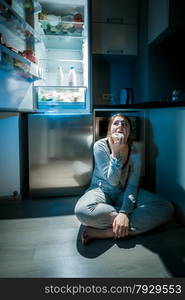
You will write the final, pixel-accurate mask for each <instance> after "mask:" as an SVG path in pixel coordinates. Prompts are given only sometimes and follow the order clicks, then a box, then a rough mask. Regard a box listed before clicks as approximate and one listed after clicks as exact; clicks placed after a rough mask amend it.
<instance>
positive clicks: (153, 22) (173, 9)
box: [148, 0, 185, 44]
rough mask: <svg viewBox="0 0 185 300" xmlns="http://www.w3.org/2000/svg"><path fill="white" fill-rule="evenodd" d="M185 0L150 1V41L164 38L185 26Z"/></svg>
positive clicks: (153, 41)
mask: <svg viewBox="0 0 185 300" xmlns="http://www.w3.org/2000/svg"><path fill="white" fill-rule="evenodd" d="M184 13H185V1H184V0H178V1H177V0H176V1H175V0H155V1H153V0H149V1H148V43H149V44H150V43H155V42H159V41H161V40H164V39H165V38H166V37H168V36H169V35H170V34H171V33H172V32H174V31H176V30H178V29H180V28H182V27H183V26H185V18H184Z"/></svg>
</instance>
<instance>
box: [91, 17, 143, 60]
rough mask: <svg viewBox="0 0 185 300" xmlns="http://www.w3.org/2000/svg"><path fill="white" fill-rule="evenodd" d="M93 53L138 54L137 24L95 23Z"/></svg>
mask: <svg viewBox="0 0 185 300" xmlns="http://www.w3.org/2000/svg"><path fill="white" fill-rule="evenodd" d="M93 54H113V55H137V28H136V26H135V25H122V24H106V23H101V24H100V23H93Z"/></svg>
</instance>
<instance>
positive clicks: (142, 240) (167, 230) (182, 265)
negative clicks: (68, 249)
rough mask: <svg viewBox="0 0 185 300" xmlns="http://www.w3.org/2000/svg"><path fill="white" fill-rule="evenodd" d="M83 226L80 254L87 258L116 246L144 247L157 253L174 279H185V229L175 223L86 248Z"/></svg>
mask: <svg viewBox="0 0 185 300" xmlns="http://www.w3.org/2000/svg"><path fill="white" fill-rule="evenodd" d="M82 232H83V226H81V227H80V230H79V233H78V238H77V250H78V252H79V253H80V254H81V255H82V256H84V257H87V258H96V257H98V256H100V255H101V254H103V253H104V252H106V251H107V250H108V249H110V248H111V247H113V246H114V245H115V244H117V246H118V247H119V248H122V249H131V248H135V247H136V245H142V246H143V247H145V248H146V249H149V250H150V251H152V252H153V253H156V254H157V255H158V256H159V257H160V259H161V260H162V262H163V263H164V265H165V267H166V268H167V269H168V270H169V271H170V273H171V274H172V276H173V277H185V240H184V235H185V228H184V227H182V226H181V225H180V224H177V223H175V222H173V221H172V222H170V223H168V224H166V225H164V226H163V227H159V228H157V229H154V230H151V231H149V232H147V233H144V234H141V235H138V236H132V237H128V238H126V239H122V240H117V241H115V240H114V239H104V240H94V241H91V242H90V243H89V244H88V245H86V246H84V245H82V243H81V234H82Z"/></svg>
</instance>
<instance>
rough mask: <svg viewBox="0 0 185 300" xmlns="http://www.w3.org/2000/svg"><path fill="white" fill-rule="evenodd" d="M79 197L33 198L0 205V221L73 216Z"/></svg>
mask: <svg viewBox="0 0 185 300" xmlns="http://www.w3.org/2000/svg"><path fill="white" fill-rule="evenodd" d="M79 197H80V196H75V197H71V196H69V197H61V198H52V199H51V198H33V199H25V200H23V201H22V202H19V203H12V202H11V203H1V204H0V219H20V218H24V219H25V218H41V217H53V216H63V215H71V214H74V207H75V204H76V202H77V200H78V199H79Z"/></svg>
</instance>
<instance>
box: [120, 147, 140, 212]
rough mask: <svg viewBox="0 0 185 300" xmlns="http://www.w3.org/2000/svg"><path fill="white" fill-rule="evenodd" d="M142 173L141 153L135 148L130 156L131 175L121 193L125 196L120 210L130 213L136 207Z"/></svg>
mask: <svg viewBox="0 0 185 300" xmlns="http://www.w3.org/2000/svg"><path fill="white" fill-rule="evenodd" d="M140 174H141V155H140V153H139V152H138V151H137V150H135V152H134V153H131V156H130V170H129V177H128V181H127V184H126V187H125V191H124V193H122V194H121V195H120V197H123V201H122V206H121V208H120V209H119V212H123V213H126V214H130V213H131V212H132V211H133V210H134V207H135V203H136V200H137V193H138V186H139V180H140Z"/></svg>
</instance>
